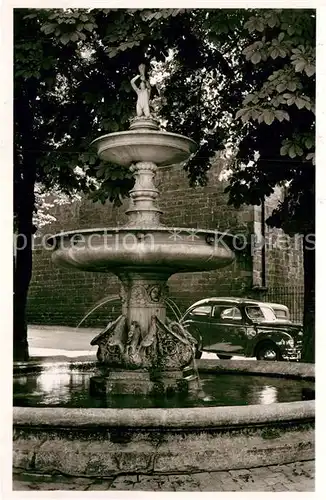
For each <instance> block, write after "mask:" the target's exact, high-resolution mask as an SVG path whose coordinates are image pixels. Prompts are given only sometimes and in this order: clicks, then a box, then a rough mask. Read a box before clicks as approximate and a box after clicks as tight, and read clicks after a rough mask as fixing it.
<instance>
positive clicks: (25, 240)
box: [13, 223, 32, 361]
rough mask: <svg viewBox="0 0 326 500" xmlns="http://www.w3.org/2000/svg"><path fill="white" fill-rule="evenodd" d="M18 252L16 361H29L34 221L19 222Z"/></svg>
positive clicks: (16, 269) (15, 273)
mask: <svg viewBox="0 0 326 500" xmlns="http://www.w3.org/2000/svg"><path fill="white" fill-rule="evenodd" d="M16 244H17V252H16V259H15V260H16V262H15V270H14V335H13V357H14V361H28V359H29V354H28V341H27V323H26V304H27V294H28V288H29V284H30V281H31V277H32V223H30V224H28V226H26V225H25V228H24V229H23V228H22V224H19V229H18V236H17V239H16Z"/></svg>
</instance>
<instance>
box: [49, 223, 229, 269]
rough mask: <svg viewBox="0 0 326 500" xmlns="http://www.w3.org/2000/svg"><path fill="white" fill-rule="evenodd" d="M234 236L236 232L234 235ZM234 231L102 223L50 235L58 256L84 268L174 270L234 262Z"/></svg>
mask: <svg viewBox="0 0 326 500" xmlns="http://www.w3.org/2000/svg"><path fill="white" fill-rule="evenodd" d="M231 238H232V237H231ZM229 240H230V235H222V234H221V233H217V232H216V231H209V230H202V229H199V230H194V229H187V228H166V227H157V228H153V229H150V230H149V229H144V228H135V227H133V228H127V227H124V228H100V229H84V230H80V231H70V232H65V233H60V234H57V235H55V236H52V237H51V238H49V239H48V243H49V244H51V245H53V246H54V247H55V248H54V252H53V254H52V259H53V260H54V262H56V263H58V264H60V265H62V266H64V267H74V268H78V269H80V270H82V271H92V272H94V271H98V272H113V273H116V272H119V269H120V270H121V269H125V268H134V269H137V270H138V271H141V270H142V271H145V272H150V271H152V270H157V271H160V272H162V273H167V274H170V275H171V274H174V273H176V272H187V271H210V270H213V269H217V268H219V267H224V266H226V265H228V264H230V263H231V262H232V261H233V259H234V253H233V252H232V250H231V249H230V248H229V245H228V241H229Z"/></svg>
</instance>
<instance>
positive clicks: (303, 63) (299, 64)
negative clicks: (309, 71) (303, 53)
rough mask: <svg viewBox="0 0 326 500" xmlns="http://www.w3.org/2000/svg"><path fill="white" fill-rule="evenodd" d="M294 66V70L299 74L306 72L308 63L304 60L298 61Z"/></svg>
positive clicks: (294, 62)
mask: <svg viewBox="0 0 326 500" xmlns="http://www.w3.org/2000/svg"><path fill="white" fill-rule="evenodd" d="M292 64H293V65H294V69H295V71H296V72H297V73H301V71H303V70H304V68H305V66H306V61H303V60H302V59H301V60H299V61H298V60H296V61H293V62H292Z"/></svg>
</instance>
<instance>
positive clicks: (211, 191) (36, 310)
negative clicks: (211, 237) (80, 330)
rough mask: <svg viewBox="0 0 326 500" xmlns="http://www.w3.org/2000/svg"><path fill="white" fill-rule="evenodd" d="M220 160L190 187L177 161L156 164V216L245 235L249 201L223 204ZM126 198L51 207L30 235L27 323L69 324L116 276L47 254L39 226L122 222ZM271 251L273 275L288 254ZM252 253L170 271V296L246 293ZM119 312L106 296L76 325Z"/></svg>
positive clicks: (111, 289) (185, 300)
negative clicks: (200, 269)
mask: <svg viewBox="0 0 326 500" xmlns="http://www.w3.org/2000/svg"><path fill="white" fill-rule="evenodd" d="M221 168H222V164H221V163H217V164H216V165H215V166H214V167H213V168H212V169H211V171H210V173H209V182H208V185H207V186H205V187H196V188H190V187H189V183H188V179H187V174H186V172H185V171H184V170H183V169H182V167H180V166H173V167H164V168H161V169H160V170H159V172H158V174H157V178H156V184H157V186H158V188H159V189H160V192H161V195H160V199H159V206H160V208H161V209H162V210H163V212H164V214H163V216H162V222H163V223H165V224H167V225H169V226H172V227H180V226H183V227H190V228H203V229H217V230H220V231H229V232H231V233H233V234H246V235H247V236H248V237H249V238H248V239H249V240H250V234H251V233H252V232H253V223H254V216H255V215H254V211H253V207H244V208H243V209H241V210H236V209H235V208H233V207H229V206H227V199H228V196H227V195H225V194H224V193H223V190H224V188H225V186H226V184H225V182H221V181H220V180H219V174H220V171H221ZM127 203H128V202H126V203H124V205H123V206H122V207H120V208H114V207H113V206H112V204H110V203H106V204H105V205H101V204H94V203H93V202H91V201H89V200H86V199H83V200H81V201H76V202H74V203H72V204H69V205H57V206H55V207H54V209H53V215H55V217H56V219H57V221H56V222H54V223H52V224H51V225H50V226H48V227H44V228H42V231H41V232H40V234H39V236H38V239H37V240H36V247H35V250H34V264H33V278H32V282H31V287H30V294H29V301H28V321H29V323H31V324H53V325H71V326H76V325H77V324H78V323H79V321H80V320H81V319H82V318H83V317H84V315H86V314H87V313H88V312H89V310H90V309H91V308H92V307H93V306H95V305H96V304H99V303H100V302H101V301H102V300H103V299H105V298H106V297H113V296H115V295H117V294H118V292H119V284H118V280H117V278H116V277H115V276H113V275H106V274H100V273H85V272H78V271H76V272H75V271H73V270H69V269H63V268H60V267H57V266H55V265H54V264H53V263H52V261H51V251H49V250H45V249H44V248H43V247H42V246H41V245H40V241H41V238H42V237H43V236H44V235H45V234H54V233H57V232H60V231H67V230H70V229H85V228H96V227H112V226H116V225H121V224H124V223H125V221H126V216H125V214H124V211H125V210H126V208H127ZM38 245H39V246H38ZM290 253H291V252H290ZM274 254H275V259H276V261H275V262H271V263H269V273H270V276H271V277H273V280H277V279H281V277H282V276H283V275H284V266H285V265H288V264H290V260H289V259H291V258H292V257H285V256H282V255H279V254H276V253H275V252H274ZM274 254H273V255H272V258H274ZM256 261H257V262H256ZM256 261H255V259H252V258H251V255H250V249H249V253H248V252H247V253H246V251H245V252H242V253H238V254H237V259H236V261H235V262H234V263H233V264H232V265H230V266H229V267H226V268H225V269H221V270H218V271H213V272H205V273H187V274H185V273H184V274H178V275H174V276H172V277H171V278H170V279H169V281H168V285H169V288H170V297H171V298H172V299H173V300H174V301H175V302H176V304H177V305H178V306H179V307H180V308H181V309H182V310H184V309H185V308H186V307H188V306H189V305H190V304H191V303H192V302H194V301H195V300H198V299H201V298H203V297H207V296H212V295H219V296H228V295H233V296H244V295H250V292H251V290H252V285H253V276H254V275H255V273H256V274H257V273H258V274H259V273H260V272H261V271H260V269H259V258H257V259H256ZM291 262H292V261H291ZM293 263H294V261H293ZM253 265H254V268H253ZM291 265H292V264H291ZM282 266H283V267H282ZM299 272H302V271H301V269H300V271H298V270H294V271H293V276H294V277H295V276H297V274H296V273H299ZM118 312H119V302H118V300H116V301H113V302H110V303H108V304H106V305H104V306H101V307H99V308H98V309H97V310H96V311H94V312H93V313H92V314H90V315H89V317H88V319H87V320H86V321H85V322H84V324H83V326H103V325H105V324H106V323H107V321H108V318H109V317H111V316H112V315H116V314H117V313H118Z"/></svg>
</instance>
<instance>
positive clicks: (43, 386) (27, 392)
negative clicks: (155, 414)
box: [13, 364, 314, 408]
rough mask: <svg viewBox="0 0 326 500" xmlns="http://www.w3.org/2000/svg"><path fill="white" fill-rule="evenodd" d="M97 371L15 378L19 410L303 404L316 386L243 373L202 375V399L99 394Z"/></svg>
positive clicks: (53, 369) (61, 368) (48, 371)
mask: <svg viewBox="0 0 326 500" xmlns="http://www.w3.org/2000/svg"><path fill="white" fill-rule="evenodd" d="M96 373H97V372H96V369H95V368H84V369H83V368H81V367H80V368H79V369H71V367H70V366H69V365H68V364H65V365H64V364H62V365H59V364H56V365H49V366H48V367H47V368H45V369H43V370H42V371H41V372H38V373H26V374H16V375H15V376H14V384H13V389H14V396H13V404H14V406H39V407H41V406H43V407H44V406H46V407H49V406H50V407H56V406H60V407H69V408H174V407H184V408H186V407H193V406H233V405H252V404H270V403H277V402H291V401H300V400H302V389H313V388H314V382H310V381H306V380H297V379H287V378H276V377H270V376H260V375H259V376H257V375H256V376H254V375H243V374H241V375H239V374H207V373H205V374H201V384H200V385H201V391H200V393H199V395H198V394H197V396H196V395H194V394H189V395H188V396H182V395H180V394H178V395H174V396H170V397H166V396H165V397H164V396H155V397H149V396H142V395H136V394H135V395H133V394H128V395H117V396H109V395H108V396H104V397H103V396H93V395H91V394H90V391H89V385H90V378H91V377H92V376H94V375H95V374H96Z"/></svg>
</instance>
